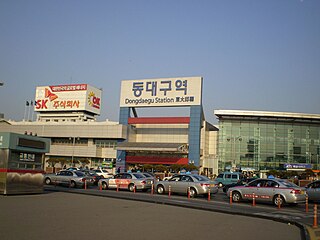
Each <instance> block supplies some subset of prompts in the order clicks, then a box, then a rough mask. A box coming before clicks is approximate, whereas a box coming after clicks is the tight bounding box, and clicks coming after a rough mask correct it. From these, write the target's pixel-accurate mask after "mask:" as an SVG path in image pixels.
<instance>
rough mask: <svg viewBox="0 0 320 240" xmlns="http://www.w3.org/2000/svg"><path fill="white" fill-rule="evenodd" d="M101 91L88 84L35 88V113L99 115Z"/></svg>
mask: <svg viewBox="0 0 320 240" xmlns="http://www.w3.org/2000/svg"><path fill="white" fill-rule="evenodd" d="M101 92H102V91H101V90H100V89H98V88H95V87H92V86H90V85H88V84H67V85H57V86H42V87H37V88H36V98H35V106H34V110H35V111H37V112H53V111H59V112H64V111H73V112H78V111H86V112H91V113H93V114H97V115H100V108H101Z"/></svg>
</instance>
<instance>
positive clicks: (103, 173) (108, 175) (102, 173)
mask: <svg viewBox="0 0 320 240" xmlns="http://www.w3.org/2000/svg"><path fill="white" fill-rule="evenodd" d="M93 171H95V172H96V173H97V174H98V175H100V176H103V177H104V178H111V177H113V174H112V173H110V172H108V171H107V170H104V169H102V168H98V169H93Z"/></svg>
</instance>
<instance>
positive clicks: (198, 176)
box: [193, 175, 210, 182]
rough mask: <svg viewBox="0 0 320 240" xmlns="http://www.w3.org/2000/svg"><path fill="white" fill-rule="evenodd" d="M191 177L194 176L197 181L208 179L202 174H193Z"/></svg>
mask: <svg viewBox="0 0 320 240" xmlns="http://www.w3.org/2000/svg"><path fill="white" fill-rule="evenodd" d="M193 177H194V178H195V179H197V180H198V181H200V182H207V181H210V179H209V178H207V177H206V176H202V175H193Z"/></svg>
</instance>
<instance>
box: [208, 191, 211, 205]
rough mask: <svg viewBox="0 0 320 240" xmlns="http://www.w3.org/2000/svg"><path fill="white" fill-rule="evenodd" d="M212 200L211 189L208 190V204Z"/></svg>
mask: <svg viewBox="0 0 320 240" xmlns="http://www.w3.org/2000/svg"><path fill="white" fill-rule="evenodd" d="M210 200H211V193H210V187H209V188H208V202H210Z"/></svg>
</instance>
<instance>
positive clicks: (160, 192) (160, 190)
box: [157, 185, 165, 194]
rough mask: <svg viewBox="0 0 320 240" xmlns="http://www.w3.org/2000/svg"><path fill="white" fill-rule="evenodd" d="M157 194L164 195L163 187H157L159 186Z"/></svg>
mask: <svg viewBox="0 0 320 240" xmlns="http://www.w3.org/2000/svg"><path fill="white" fill-rule="evenodd" d="M157 193H159V194H164V193H165V190H164V186H162V185H159V186H158V187H157Z"/></svg>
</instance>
